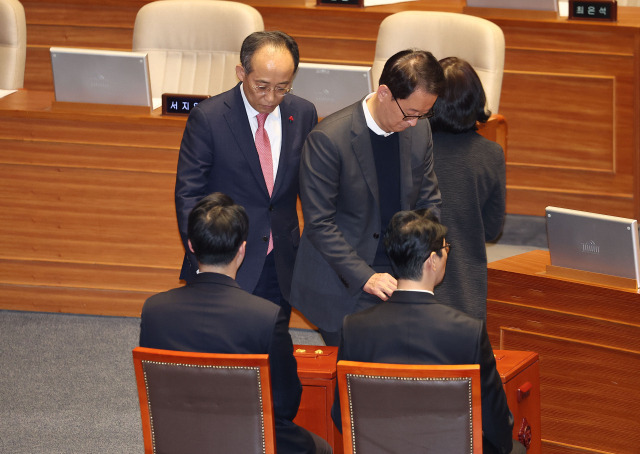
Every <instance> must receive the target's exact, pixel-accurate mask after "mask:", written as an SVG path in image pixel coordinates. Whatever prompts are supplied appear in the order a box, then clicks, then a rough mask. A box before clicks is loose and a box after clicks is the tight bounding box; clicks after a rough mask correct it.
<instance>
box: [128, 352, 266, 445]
mask: <svg viewBox="0 0 640 454" xmlns="http://www.w3.org/2000/svg"><path fill="white" fill-rule="evenodd" d="M133 363H134V368H135V373H136V382H137V386H138V397H139V400H140V413H141V415H142V433H143V438H144V450H145V453H156V452H158V453H165V454H171V453H175V454H181V453H198V454H218V453H227V452H238V453H243V454H261V453H262V454H264V453H266V454H275V452H276V448H275V445H276V443H275V428H274V427H275V426H274V419H273V403H272V400H271V378H270V376H269V359H268V356H267V355H231V354H212V353H188V352H175V351H169V350H156V349H152V348H142V347H137V348H135V349H134V350H133Z"/></svg>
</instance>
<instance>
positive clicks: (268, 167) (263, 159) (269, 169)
mask: <svg viewBox="0 0 640 454" xmlns="http://www.w3.org/2000/svg"><path fill="white" fill-rule="evenodd" d="M268 115H269V114H267V113H260V114H258V115H257V116H256V119H257V120H258V130H257V131H256V149H257V150H258V157H259V158H260V166H261V167H262V175H264V182H265V183H266V184H267V190H268V191H269V195H271V193H272V192H273V158H272V156H271V143H270V142H269V135H268V134H267V130H266V129H264V122H265V121H266V119H267V116H268ZM272 250H273V235H272V234H271V231H269V246H268V248H267V254H268V253H270V252H271V251H272Z"/></svg>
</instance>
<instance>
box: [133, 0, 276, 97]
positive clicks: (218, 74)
mask: <svg viewBox="0 0 640 454" xmlns="http://www.w3.org/2000/svg"><path fill="white" fill-rule="evenodd" d="M261 30H264V23H263V20H262V16H261V15H260V13H259V12H258V10H256V9H255V8H253V7H251V6H249V5H245V4H243V3H236V2H230V1H218V0H163V1H156V2H152V3H148V4H147V5H145V6H143V7H142V8H140V11H138V14H137V16H136V21H135V25H134V28H133V50H134V51H137V52H147V53H148V54H149V73H150V76H151V93H152V96H153V97H154V98H159V97H160V96H162V94H163V93H180V94H196V95H216V94H218V93H221V92H223V91H226V90H228V89H230V88H232V87H233V86H234V85H235V84H237V83H238V79H237V77H236V71H235V67H236V65H237V64H238V63H239V62H240V47H241V46H242V41H244V39H245V38H246V37H247V36H248V35H250V34H251V33H253V32H256V31H261Z"/></svg>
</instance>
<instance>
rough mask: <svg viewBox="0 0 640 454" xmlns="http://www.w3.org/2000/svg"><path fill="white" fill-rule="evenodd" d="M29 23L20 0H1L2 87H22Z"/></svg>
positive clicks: (0, 48) (0, 57) (6, 88)
mask: <svg viewBox="0 0 640 454" xmlns="http://www.w3.org/2000/svg"><path fill="white" fill-rule="evenodd" d="M26 52H27V24H26V20H25V16H24V8H23V6H22V3H20V2H19V1H18V0H0V89H5V90H9V89H15V88H22V87H23V85H24V65H25V58H26Z"/></svg>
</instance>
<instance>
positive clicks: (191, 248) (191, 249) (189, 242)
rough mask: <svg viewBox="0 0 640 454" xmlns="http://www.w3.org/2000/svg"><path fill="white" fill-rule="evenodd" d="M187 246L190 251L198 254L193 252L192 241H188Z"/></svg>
mask: <svg viewBox="0 0 640 454" xmlns="http://www.w3.org/2000/svg"><path fill="white" fill-rule="evenodd" d="M187 245H188V246H189V250H190V251H191V252H193V253H194V254H195V253H196V252H195V251H194V250H193V246H192V245H191V240H187Z"/></svg>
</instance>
